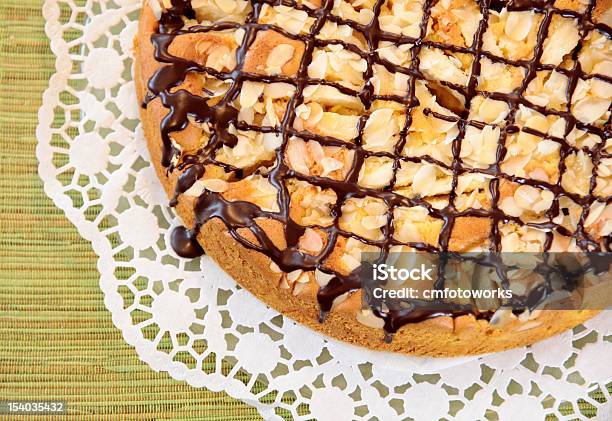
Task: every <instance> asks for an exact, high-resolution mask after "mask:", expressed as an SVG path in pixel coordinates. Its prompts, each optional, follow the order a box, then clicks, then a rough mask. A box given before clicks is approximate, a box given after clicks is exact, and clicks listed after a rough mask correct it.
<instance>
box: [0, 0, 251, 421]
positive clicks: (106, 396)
mask: <svg viewBox="0 0 612 421" xmlns="http://www.w3.org/2000/svg"><path fill="white" fill-rule="evenodd" d="M42 4H43V1H41V0H1V1H0V143H1V145H0V154H1V155H0V233H1V234H0V400H7V399H19V400H27V399H36V400H41V399H45V400H53V399H61V400H67V401H68V411H69V416H68V417H66V418H68V419H104V420H128V419H148V420H150V419H206V420H256V419H257V420H258V419H261V417H260V416H259V414H258V413H257V411H256V410H255V409H253V408H251V407H250V406H247V405H245V404H243V403H242V402H240V401H237V400H235V399H232V398H230V397H229V396H227V395H226V394H224V393H214V392H210V391H207V390H204V389H195V388H192V387H190V386H188V385H187V384H186V383H183V382H178V381H175V380H173V379H172V378H170V376H169V375H168V374H166V373H155V372H154V371H153V370H151V369H150V368H149V367H148V366H147V365H146V364H144V363H143V362H141V361H140V360H139V359H138V357H137V356H136V352H135V351H134V349H133V348H131V347H130V346H128V345H127V344H126V343H125V342H124V340H123V338H122V337H121V333H120V331H119V330H118V329H116V328H115V327H114V326H113V324H112V322H111V317H110V313H109V312H108V311H107V310H106V309H105V307H104V303H103V295H102V292H101V291H100V289H99V288H98V278H99V274H98V271H97V270H96V260H97V257H96V255H95V254H94V253H93V251H92V249H91V246H90V244H89V243H88V242H86V241H85V240H84V239H83V238H81V237H80V236H79V234H78V233H77V231H76V229H75V228H74V227H73V226H72V224H71V223H70V222H68V220H67V219H66V218H65V217H64V215H63V213H62V212H61V211H60V210H59V209H57V208H56V207H55V206H54V204H53V203H52V202H51V200H50V199H48V198H47V196H46V195H45V193H44V192H43V188H42V183H41V181H40V179H39V178H38V175H37V160H36V157H35V154H34V149H35V147H36V138H35V134H34V132H35V129H36V124H37V111H38V107H39V106H40V102H41V97H42V93H43V91H44V89H45V88H46V86H47V83H48V79H49V76H50V75H51V74H52V73H53V71H54V57H53V56H52V54H51V51H50V49H49V42H48V39H47V37H46V36H45V33H44V20H43V18H42V15H41V7H42ZM0 418H2V416H1V415H0ZM37 419H41V418H37ZM54 419H57V418H54Z"/></svg>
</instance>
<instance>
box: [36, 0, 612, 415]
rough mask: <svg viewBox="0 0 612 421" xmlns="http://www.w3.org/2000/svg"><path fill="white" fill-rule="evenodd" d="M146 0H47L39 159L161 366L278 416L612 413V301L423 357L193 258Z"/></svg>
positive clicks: (108, 289)
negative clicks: (503, 342) (547, 325)
mask: <svg viewBox="0 0 612 421" xmlns="http://www.w3.org/2000/svg"><path fill="white" fill-rule="evenodd" d="M139 6H140V5H139V2H138V1H137V0H98V1H93V0H89V1H73V0H47V1H46V3H45V5H44V7H43V15H44V17H45V19H46V27H45V29H46V32H47V34H48V36H49V38H50V39H51V48H52V50H53V53H54V54H55V55H56V56H57V60H56V71H57V72H56V74H54V75H53V77H52V78H51V79H50V81H49V88H48V89H47V91H46V92H45V94H44V97H43V106H42V107H41V109H40V112H39V127H38V130H37V136H38V139H39V144H38V148H37V156H38V159H39V161H40V165H39V172H40V176H41V178H42V179H43V181H44V187H45V192H46V193H47V194H48V195H49V196H50V197H51V198H52V199H53V200H54V202H55V204H56V205H57V206H58V207H60V208H61V209H62V210H63V211H64V212H65V213H66V216H67V217H68V218H69V219H70V221H71V222H72V223H73V224H74V225H75V226H76V227H77V228H78V230H79V233H80V234H81V235H82V236H83V237H84V238H85V239H87V240H88V241H90V242H91V243H92V246H93V249H94V251H95V252H96V253H97V254H98V256H99V260H98V269H99V271H100V287H101V289H102V290H103V291H104V294H105V304H106V307H107V308H108V309H109V311H110V312H111V313H112V317H113V322H114V323H115V325H116V326H117V327H118V328H119V329H120V330H121V332H122V333H123V336H124V337H125V340H126V341H127V342H128V343H129V344H131V345H132V346H134V348H135V349H136V352H137V353H138V355H139V357H140V358H141V359H142V360H143V361H145V362H146V363H148V364H149V365H150V366H151V368H153V369H154V370H158V371H167V372H168V373H169V374H170V375H171V376H172V377H173V378H175V379H177V380H185V381H187V382H188V383H189V384H190V385H192V386H194V387H206V388H208V389H211V390H214V391H221V390H223V391H225V392H226V393H228V394H229V395H230V396H232V397H234V398H237V399H240V400H242V401H244V402H246V403H248V404H250V405H253V406H255V407H256V408H257V410H258V411H259V412H260V414H261V415H262V416H263V417H264V418H265V419H282V418H286V419H312V418H315V419H317V420H334V421H335V420H348V419H363V420H368V419H372V418H373V417H375V419H381V420H391V419H407V418H408V419H410V418H412V419H416V420H434V419H436V420H437V419H440V418H444V419H459V420H469V421H472V420H481V419H491V420H495V419H498V420H510V419H529V420H536V419H538V420H539V419H544V418H545V417H546V416H547V415H553V416H556V417H557V418H558V419H563V420H564V419H567V420H569V419H577V418H578V419H582V418H585V416H584V415H582V414H581V413H580V410H579V407H578V402H579V401H582V404H583V405H584V404H585V403H586V404H587V405H592V408H591V410H592V411H593V410H596V411H597V415H596V418H595V419H601V420H604V419H606V420H608V419H612V400H611V399H612V397H611V396H610V393H609V392H608V390H607V387H606V386H607V384H609V383H610V382H611V381H612V364H611V363H610V362H611V361H610V355H612V321H611V318H610V316H609V313H608V314H607V315H601V316H599V317H597V318H596V319H594V320H592V321H590V322H588V323H587V324H586V325H585V326H580V327H578V328H576V329H574V330H573V331H572V332H566V333H564V334H562V335H560V336H557V337H555V338H552V339H549V340H547V341H544V342H541V343H538V344H536V345H535V346H533V347H531V348H529V349H526V348H523V349H516V350H512V351H508V352H504V353H499V354H495V355H489V356H485V357H481V358H462V359H445V360H435V359H427V358H410V357H406V356H402V355H390V354H383V353H377V352H373V351H368V350H365V349H362V348H357V347H353V346H349V345H346V344H343V343H339V342H336V341H332V340H327V339H326V338H324V337H322V336H321V335H319V334H317V333H314V332H312V331H310V330H308V329H306V328H304V327H302V326H299V325H296V324H295V323H293V322H292V321H291V320H289V319H287V318H285V317H283V316H281V315H279V314H278V313H277V312H276V311H274V310H271V309H269V308H267V307H266V306H265V305H263V304H262V303H260V302H259V301H258V300H257V299H255V298H254V297H253V296H251V295H250V294H249V293H248V292H246V291H244V290H242V289H240V288H239V287H238V286H237V285H236V283H235V282H234V281H233V280H232V279H231V278H229V277H228V276H227V275H226V274H225V273H223V272H222V271H221V270H220V269H219V268H218V267H217V266H216V265H215V264H213V263H212V262H211V261H210V259H209V258H206V257H204V258H201V259H196V260H193V261H189V260H185V259H181V258H178V257H177V256H176V255H175V254H174V252H173V251H172V250H171V249H170V248H169V247H168V246H167V244H168V235H169V233H170V231H171V228H172V227H173V226H175V225H176V224H178V223H179V222H178V220H177V219H176V218H175V216H174V213H173V212H172V210H171V209H170V208H169V207H168V206H167V203H168V200H167V198H166V196H165V194H164V192H163V191H162V189H161V186H160V185H159V183H158V181H157V179H156V178H155V174H154V171H153V169H152V167H151V166H150V164H149V155H148V152H147V150H146V147H145V141H144V139H143V134H142V131H141V129H140V126H139V125H138V108H137V107H138V105H137V102H136V95H135V92H134V84H133V82H132V78H131V66H132V52H131V46H132V39H133V37H134V35H135V33H136V31H137V20H138V9H139ZM596 390H600V391H601V392H602V393H603V396H604V402H598V401H597V400H595V399H594V398H593V397H592V394H593V391H596ZM562 406H563V407H564V408H565V410H564V412H567V409H568V408H571V409H573V411H571V410H570V412H573V414H570V415H562V413H561V412H560V407H562Z"/></svg>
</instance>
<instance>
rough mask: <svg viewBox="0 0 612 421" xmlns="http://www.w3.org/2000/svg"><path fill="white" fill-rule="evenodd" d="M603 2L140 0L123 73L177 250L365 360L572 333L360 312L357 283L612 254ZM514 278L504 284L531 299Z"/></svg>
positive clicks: (484, 316) (532, 322)
mask: <svg viewBox="0 0 612 421" xmlns="http://www.w3.org/2000/svg"><path fill="white" fill-rule="evenodd" d="M610 3H611V2H610V0H597V1H592V0H591V1H589V0H548V1H545V0H540V1H531V2H526V1H523V0H517V1H509V2H505V1H497V0H484V1H479V2H477V1H474V0H283V1H268V0H252V1H245V0H191V1H189V0H146V1H145V2H144V5H143V8H142V14H141V17H140V26H139V31H138V35H137V37H136V39H135V57H136V64H135V81H136V86H137V92H138V97H139V100H140V101H141V102H142V107H141V118H142V124H143V128H144V133H145V137H146V139H147V143H148V149H149V151H150V156H151V162H152V165H153V166H154V167H155V169H156V172H157V175H158V177H159V180H160V181H161V183H162V185H163V186H164V188H165V190H166V192H167V194H168V196H169V198H170V205H171V206H174V207H175V208H176V211H177V213H178V215H179V216H180V217H181V219H182V221H183V222H184V224H185V226H186V228H179V229H177V230H175V231H174V232H173V233H172V243H173V247H174V249H175V250H176V252H177V253H178V254H179V255H181V256H184V257H191V256H197V255H199V254H201V253H203V252H204V251H205V252H206V253H207V254H208V255H210V256H211V257H212V258H213V259H215V261H217V262H218V263H219V265H220V266H221V267H222V268H223V269H224V270H226V271H227V272H228V273H229V274H230V275H231V276H233V277H234V278H235V279H236V280H237V281H238V283H239V284H240V285H241V286H242V287H244V288H246V289H247V290H249V291H250V292H251V293H253V294H254V295H255V296H257V297H258V298H259V299H261V300H262V301H263V302H265V303H266V304H268V305H270V306H272V307H274V308H275V309H277V310H279V311H280V312H282V313H283V314H285V315H287V316H289V317H290V318H292V319H294V320H296V321H297V322H299V323H302V324H304V325H307V326H309V327H311V328H313V329H315V330H318V331H320V332H322V333H324V334H327V335H329V336H331V337H334V338H338V339H341V340H344V341H348V342H351V343H354V344H358V345H361V346H365V347H369V348H371V349H377V350H386V351H394V352H403V353H411V354H418V355H431V356H454V355H467V354H479V353H486V352H494V351H500V350H503V349H508V348H512V347H516V346H522V345H526V344H530V343H533V342H535V341H538V340H541V339H543V338H546V337H549V336H551V335H553V334H556V333H559V332H561V331H563V330H566V329H569V328H572V327H574V326H576V325H577V324H579V323H581V322H583V321H585V320H587V319H588V318H590V317H592V316H593V315H595V314H596V313H597V310H596V309H587V308H582V309H580V308H578V309H574V310H560V309H544V310H542V309H541V308H539V307H538V306H537V305H532V306H526V307H525V308H524V309H522V310H520V311H519V310H517V309H516V308H510V307H508V306H506V305H505V304H506V303H504V302H503V300H500V299H493V300H486V302H483V300H477V299H468V300H467V301H465V302H462V303H460V304H461V307H460V310H448V311H439V310H433V309H428V308H427V307H419V306H418V305H413V304H411V305H409V306H407V307H405V308H404V307H402V308H400V309H390V308H386V307H385V306H382V307H373V306H368V305H367V302H366V300H364V289H363V283H362V279H361V278H360V276H359V275H360V273H361V272H360V268H361V267H362V266H363V261H364V257H363V256H364V255H368V256H371V255H374V256H379V258H383V259H384V258H385V257H387V256H388V255H389V254H390V253H396V252H405V253H408V252H415V253H416V254H417V255H430V256H436V255H437V254H438V253H468V252H469V253H489V254H498V253H502V252H511V253H512V252H517V253H534V254H536V253H546V254H547V253H553V252H570V253H573V252H585V253H586V252H589V253H591V252H596V253H600V254H605V253H608V252H610V249H611V243H612V241H611V233H612V200H611V197H612V142H611V140H610V137H611V136H610V133H611V129H610V126H611V123H610V120H611V118H610V115H611V107H610V105H611V100H612V39H611V28H610V26H612V11H611V8H610ZM460 266H461V267H458V268H456V269H457V271H456V272H457V273H461V275H462V276H465V277H467V279H468V280H469V281H470V282H475V283H476V284H477V285H480V284H483V283H488V284H491V285H494V284H495V283H500V280H499V278H495V276H492V275H491V273H490V272H491V271H490V270H489V272H488V274H485V273H484V272H483V273H480V272H478V271H477V270H475V269H474V265H469V264H463V265H460ZM493 272H495V271H494V270H493ZM518 272H520V274H517V277H518V278H520V280H521V281H522V282H523V283H522V284H521V283H520V282H519V283H517V284H516V287H514V286H513V285H508V283H507V282H505V283H504V282H501V284H503V287H504V288H513V292H516V293H517V294H518V295H519V296H520V295H521V291H520V289H521V288H520V286H521V285H523V287H524V285H525V283H527V284H529V285H532V286H533V285H536V286H537V285H539V288H538V291H540V293H543V295H546V291H547V282H548V278H546V277H542V276H541V274H539V273H537V272H536V271H529V270H522V271H518ZM490 275H491V276H490ZM589 276H590V277H597V275H596V274H594V273H585V274H584V277H585V278H587V277H589ZM444 281H445V278H444V274H443V273H442V274H441V275H439V276H438V278H437V279H436V281H435V285H434V287H435V288H440V287H443V286H444ZM457 282H458V281H457ZM457 282H455V284H456V283H457ZM522 292H523V293H524V292H525V291H524V288H523V291H522ZM535 304H539V302H537V303H535Z"/></svg>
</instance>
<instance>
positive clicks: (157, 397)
mask: <svg viewBox="0 0 612 421" xmlns="http://www.w3.org/2000/svg"><path fill="white" fill-rule="evenodd" d="M42 3H43V1H42V0H1V1H0V88H1V89H0V143H1V144H0V233H1V234H0V400H11V399H14V400H31V399H34V400H42V399H44V400H66V401H67V402H68V408H69V411H68V412H69V414H68V416H67V417H66V418H67V419H105V420H127V419H130V420H131V419H147V420H150V419H205V420H254V419H260V418H261V417H260V416H259V415H258V413H257V411H256V410H255V409H253V408H251V407H249V406H247V405H245V404H243V403H242V402H239V401H237V400H235V399H232V398H230V397H229V396H227V395H226V394H224V393H214V392H210V391H207V390H204V389H195V388H192V387H190V386H188V385H186V384H185V383H182V382H177V381H175V380H173V379H171V378H170V376H169V375H167V374H166V373H155V372H154V371H152V370H151V369H150V368H149V367H148V366H147V365H146V364H144V363H142V362H141V361H140V360H139V359H138V358H137V356H136V353H135V351H134V350H133V348H131V347H130V346H128V345H127V344H126V343H125V342H124V341H123V338H122V337H121V333H120V332H119V330H118V329H116V328H115V327H114V326H113V324H112V322H111V318H110V313H109V312H108V311H106V309H105V307H104V304H103V296H102V292H101V291H100V289H99V288H98V278H99V274H98V271H97V270H96V255H95V254H94V253H93V251H92V250H91V246H90V244H89V243H87V242H86V241H85V240H83V239H82V238H81V236H79V234H78V233H77V231H76V229H75V228H74V227H73V226H72V224H71V223H70V222H68V220H67V219H66V218H65V217H64V215H63V213H62V212H61V211H60V210H59V209H57V208H56V207H55V206H54V204H53V203H52V202H51V200H50V199H48V198H47V196H46V195H45V194H44V192H43V188H42V183H41V181H40V179H39V178H38V175H37V172H36V169H37V160H36V157H35V154H34V149H35V147H36V138H35V134H34V132H35V129H36V124H37V115H36V114H37V110H38V107H39V106H40V100H41V96H42V93H43V91H44V89H45V88H46V86H47V83H48V78H49V76H50V75H51V74H52V73H53V70H54V57H53V55H52V54H51V52H50V50H49V43H48V40H47V38H46V36H45V33H44V20H43V18H42V15H41V7H42ZM594 397H595V398H596V399H598V400H601V401H603V400H604V398H603V396H602V395H601V393H598V394H596V395H595V396H594ZM580 408H581V412H582V413H583V415H586V416H592V415H593V410H592V407H591V406H590V405H588V404H586V403H585V402H583V403H580ZM564 413H565V412H564ZM17 418H19V417H15V419H17ZM37 419H40V418H37Z"/></svg>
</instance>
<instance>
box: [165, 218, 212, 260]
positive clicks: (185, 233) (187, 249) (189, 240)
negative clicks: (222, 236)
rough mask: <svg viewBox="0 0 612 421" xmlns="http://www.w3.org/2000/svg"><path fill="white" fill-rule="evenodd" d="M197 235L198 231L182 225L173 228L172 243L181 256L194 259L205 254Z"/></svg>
mask: <svg viewBox="0 0 612 421" xmlns="http://www.w3.org/2000/svg"><path fill="white" fill-rule="evenodd" d="M196 237H197V233H196V232H195V231H189V230H188V229H187V228H185V227H184V226H182V225H181V226H178V227H175V228H174V229H173V230H172V233H171V234H170V245H171V246H172V249H173V250H174V251H175V252H176V254H178V255H179V256H181V257H185V258H188V259H193V258H195V257H199V256H201V255H203V254H204V250H203V249H202V246H200V243H198V240H197V238H196Z"/></svg>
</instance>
